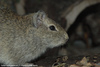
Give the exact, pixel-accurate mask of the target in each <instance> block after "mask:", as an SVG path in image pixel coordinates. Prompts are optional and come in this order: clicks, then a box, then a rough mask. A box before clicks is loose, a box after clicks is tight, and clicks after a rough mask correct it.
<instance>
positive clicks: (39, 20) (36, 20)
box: [33, 11, 46, 28]
mask: <svg viewBox="0 0 100 67" xmlns="http://www.w3.org/2000/svg"><path fill="white" fill-rule="evenodd" d="M45 17H46V14H45V12H44V11H38V12H37V13H35V14H34V15H33V24H34V26H35V27H36V28H38V27H39V26H41V25H42V24H43V21H44V19H45Z"/></svg>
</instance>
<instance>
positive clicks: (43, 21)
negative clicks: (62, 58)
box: [30, 11, 69, 48]
mask: <svg viewBox="0 0 100 67" xmlns="http://www.w3.org/2000/svg"><path fill="white" fill-rule="evenodd" d="M32 23H33V27H31V28H30V30H31V33H34V34H33V36H34V37H35V38H36V39H37V42H38V41H40V42H41V44H42V43H44V45H45V44H46V45H45V46H47V47H50V48H52V47H56V46H60V45H62V44H64V43H65V42H66V41H67V40H68V39H69V37H68V35H67V33H66V31H65V30H64V29H63V28H62V27H61V26H60V25H58V24H57V23H55V21H53V20H51V19H50V18H48V17H47V15H46V14H45V13H44V12H43V11H38V12H37V13H35V14H34V15H33V21H32Z"/></svg>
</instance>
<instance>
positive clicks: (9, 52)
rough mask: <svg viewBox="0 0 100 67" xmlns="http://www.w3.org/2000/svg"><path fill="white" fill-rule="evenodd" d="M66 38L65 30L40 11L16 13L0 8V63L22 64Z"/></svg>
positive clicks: (60, 43) (61, 43)
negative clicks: (24, 13) (25, 13)
mask: <svg viewBox="0 0 100 67" xmlns="http://www.w3.org/2000/svg"><path fill="white" fill-rule="evenodd" d="M67 40H68V35H67V33H66V32H65V30H64V29H63V28H62V27H61V26H60V25H58V24H57V23H55V22H54V21H53V20H51V19H50V18H48V17H47V16H46V14H45V13H44V12H43V11H38V12H36V13H32V14H29V15H25V16H19V15H17V14H14V13H13V12H12V11H10V10H9V9H7V8H0V62H1V63H4V64H17V65H23V64H25V63H26V62H28V61H30V60H32V59H33V60H34V59H35V58H37V57H38V56H40V55H41V54H42V53H44V52H45V51H46V49H47V48H53V47H57V46H60V45H63V44H64V43H65V42H66V41H67Z"/></svg>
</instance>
